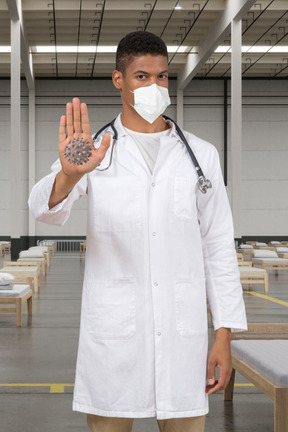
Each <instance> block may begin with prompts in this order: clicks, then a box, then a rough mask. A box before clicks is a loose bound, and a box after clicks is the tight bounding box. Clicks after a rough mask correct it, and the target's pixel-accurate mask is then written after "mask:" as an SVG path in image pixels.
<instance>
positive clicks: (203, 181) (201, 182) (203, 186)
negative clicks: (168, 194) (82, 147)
mask: <svg viewBox="0 0 288 432" xmlns="http://www.w3.org/2000/svg"><path fill="white" fill-rule="evenodd" d="M163 118H164V119H165V120H169V121H171V122H172V123H173V124H174V125H175V128H176V131H177V133H178V135H179V137H180V139H181V141H182V142H183V144H185V146H186V149H187V151H188V153H189V156H190V157H191V159H192V162H193V164H194V166H195V169H196V172H197V175H198V181H197V186H198V188H199V189H200V191H201V192H202V193H204V194H205V193H206V192H207V189H209V188H212V183H211V181H210V180H209V179H207V178H206V177H205V176H204V174H203V171H202V169H201V167H200V165H199V163H198V161H197V159H196V156H195V155H194V153H193V151H192V149H191V147H190V146H189V144H188V142H187V140H186V138H185V136H184V134H183V132H182V131H181V129H180V127H179V126H178V125H177V123H175V122H174V120H172V119H171V118H169V117H167V116H165V115H163ZM115 120H116V118H115V119H114V120H112V121H111V122H110V123H108V124H107V125H105V126H103V127H102V128H101V129H100V130H99V131H98V132H97V133H96V134H94V135H93V137H92V139H93V142H95V141H96V140H97V138H98V137H99V136H100V135H101V133H102V132H103V131H104V130H105V129H108V128H111V129H112V131H113V136H112V139H113V143H112V148H111V155H110V160H109V164H108V166H107V167H106V168H98V167H96V168H95V169H96V170H97V171H106V170H107V169H108V168H109V167H110V166H111V163H112V157H113V150H114V145H115V143H116V141H117V139H118V132H117V130H116V128H115V125H114V123H115ZM98 166H99V165H98Z"/></svg>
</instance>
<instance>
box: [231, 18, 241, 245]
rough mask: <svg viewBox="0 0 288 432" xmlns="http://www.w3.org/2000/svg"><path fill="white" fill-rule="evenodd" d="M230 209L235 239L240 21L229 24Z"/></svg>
mask: <svg viewBox="0 0 288 432" xmlns="http://www.w3.org/2000/svg"><path fill="white" fill-rule="evenodd" d="M231 42H232V44H231V45H232V54H231V187H232V190H231V191H232V194H231V198H232V200H231V207H232V213H233V220H234V232H235V238H241V237H242V226H241V211H242V100H241V98H242V54H241V43H242V21H241V19H238V20H232V22H231Z"/></svg>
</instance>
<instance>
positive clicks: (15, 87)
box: [10, 19, 21, 260]
mask: <svg viewBox="0 0 288 432" xmlns="http://www.w3.org/2000/svg"><path fill="white" fill-rule="evenodd" d="M20 37H21V27H20V20H19V19H18V20H11V115H10V119H11V120H10V122H11V123H10V124H11V126H10V128H11V132H10V158H11V162H10V164H11V205H10V209H11V219H10V220H11V229H10V231H11V260H16V259H17V258H18V254H19V251H20V223H21V213H20V212H21V205H20V201H21V199H20V198H21V193H20V187H21V174H20V140H21V132H20V126H21V123H20V108H21V87H20V85H21V76H20Z"/></svg>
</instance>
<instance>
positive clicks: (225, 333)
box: [216, 327, 231, 341]
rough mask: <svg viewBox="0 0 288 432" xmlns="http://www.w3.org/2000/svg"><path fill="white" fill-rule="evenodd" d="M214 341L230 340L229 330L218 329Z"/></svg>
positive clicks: (224, 328)
mask: <svg viewBox="0 0 288 432" xmlns="http://www.w3.org/2000/svg"><path fill="white" fill-rule="evenodd" d="M216 339H221V340H228V341H230V340H231V328H227V327H220V328H218V329H217V330H216Z"/></svg>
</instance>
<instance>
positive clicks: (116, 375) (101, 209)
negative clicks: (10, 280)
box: [29, 115, 247, 419]
mask: <svg viewBox="0 0 288 432" xmlns="http://www.w3.org/2000/svg"><path fill="white" fill-rule="evenodd" d="M115 126H116V128H117V131H118V135H119V137H118V141H117V143H116V144H115V148H114V153H113V162H112V165H111V167H110V168H109V169H108V170H107V171H104V172H98V171H93V172H91V173H89V174H88V175H85V176H84V177H83V178H82V179H81V180H80V181H79V182H78V184H77V185H76V186H75V187H74V189H73V190H72V191H71V193H70V194H69V196H68V197H67V198H66V199H64V200H63V201H62V202H61V203H59V204H58V205H56V206H55V207H54V208H52V209H51V210H49V209H48V200H49V196H50V193H51V189H52V186H53V182H54V178H55V175H56V173H57V171H58V170H59V169H60V164H59V161H58V163H55V164H54V166H52V169H53V171H52V173H50V174H49V175H47V176H46V177H44V178H43V179H41V180H40V181H39V182H38V183H37V184H36V185H35V186H34V188H33V189H32V192H31V195H30V198H29V206H30V209H31V211H32V213H33V214H34V216H35V217H36V219H38V220H39V221H42V222H46V223H51V224H56V225H63V224H64V223H65V222H66V220H67V219H68V217H69V214H70V211H71V208H72V205H73V202H74V201H75V200H76V199H78V198H79V197H80V196H81V195H83V194H85V193H86V192H87V193H88V213H87V217H88V223H87V227H88V228H87V251H86V263H85V276H84V286H83V297H82V309H81V324H80V337H79V347H78V357H77V367H76V380H75V389H74V399H73V410H75V411H81V412H84V413H91V414H97V415H102V416H108V417H132V418H137V417H157V419H168V418H176V417H193V416H200V415H204V414H206V413H207V412H208V395H207V394H205V385H206V367H207V366H206V365H207V306H206V295H207V296H208V300H209V303H210V307H211V311H212V315H213V324H214V329H215V330H216V329H218V328H219V327H228V328H231V329H232V331H240V330H245V329H247V322H246V314H245V306H244V302H243V294H242V288H241V285H240V279H239V270H238V265H237V259H236V253H235V248H234V234H233V223H232V217H231V211H230V207H229V203H228V199H227V195H226V190H225V186H224V183H223V179H222V174H221V169H220V164H219V158H218V153H217V151H216V149H215V147H214V146H213V145H211V144H209V143H207V142H205V141H203V140H202V139H200V138H198V137H196V136H195V135H193V134H191V133H188V132H185V136H186V138H187V140H188V142H189V144H190V145H191V147H192V149H193V151H194V152H195V155H196V157H197V159H198V161H199V163H200V165H201V167H202V169H203V172H204V174H205V175H206V176H207V177H208V178H209V179H210V180H211V181H212V184H213V187H212V189H209V190H208V191H207V194H205V195H204V194H202V193H201V192H200V191H199V190H198V188H197V186H196V181H197V174H196V171H195V168H194V166H193V164H192V162H191V159H190V157H189V155H188V152H187V150H186V148H185V146H184V144H183V143H181V141H180V140H179V137H178V135H177V132H176V131H175V127H174V125H173V126H172V130H171V133H170V135H169V136H168V137H166V136H164V137H162V138H161V145H160V150H159V154H158V158H157V161H156V165H155V168H154V171H153V174H152V175H151V173H150V171H149V169H148V167H147V165H146V163H145V161H144V159H143V156H142V155H141V153H140V150H139V149H138V147H137V146H136V144H135V142H134V141H133V139H132V138H131V137H130V136H129V135H127V133H126V131H125V129H124V128H123V126H122V123H121V118H120V115H119V116H118V118H117V120H116V123H115ZM110 151H111V146H110V148H109V150H108V152H107V154H106V156H105V160H104V161H103V162H102V164H101V166H102V167H105V166H107V163H108V160H109V158H110Z"/></svg>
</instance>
